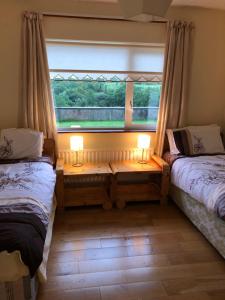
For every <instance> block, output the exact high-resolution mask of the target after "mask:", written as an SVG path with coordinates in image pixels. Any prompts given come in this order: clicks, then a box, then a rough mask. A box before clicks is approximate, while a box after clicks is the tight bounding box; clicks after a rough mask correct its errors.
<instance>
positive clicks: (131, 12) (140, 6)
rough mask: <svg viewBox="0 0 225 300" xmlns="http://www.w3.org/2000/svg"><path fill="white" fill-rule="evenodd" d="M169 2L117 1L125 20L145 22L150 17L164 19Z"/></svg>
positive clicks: (151, 0)
mask: <svg viewBox="0 0 225 300" xmlns="http://www.w3.org/2000/svg"><path fill="white" fill-rule="evenodd" d="M171 2H172V0H132V1H130V0H119V4H120V6H121V9H122V12H123V14H124V16H125V17H126V18H128V19H134V20H137V21H146V22H147V21H150V20H151V19H152V16H158V17H164V16H165V14H166V12H167V10H168V8H169V6H170V4H171Z"/></svg>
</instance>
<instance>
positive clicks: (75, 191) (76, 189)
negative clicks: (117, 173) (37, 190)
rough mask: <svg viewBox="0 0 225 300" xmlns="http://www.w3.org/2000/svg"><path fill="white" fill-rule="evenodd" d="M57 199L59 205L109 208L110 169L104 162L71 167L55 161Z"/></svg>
mask: <svg viewBox="0 0 225 300" xmlns="http://www.w3.org/2000/svg"><path fill="white" fill-rule="evenodd" d="M56 172H57V188H56V193H57V199H58V203H59V207H61V208H64V207H69V206H82V205H97V204H102V205H103V208H104V209H111V208H112V202H111V200H110V197H109V191H110V178H111V174H112V171H111V169H110V166H109V165H108V164H106V163H98V164H97V163H96V164H90V163H87V164H84V165H82V166H81V167H73V166H72V165H70V164H64V163H63V161H62V160H59V161H58V162H57V168H56Z"/></svg>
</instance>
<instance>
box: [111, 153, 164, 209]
mask: <svg viewBox="0 0 225 300" xmlns="http://www.w3.org/2000/svg"><path fill="white" fill-rule="evenodd" d="M110 166H111V169H112V172H113V177H112V184H111V198H112V199H113V202H115V203H116V206H117V207H118V208H123V207H125V205H126V202H128V201H149V200H160V203H161V204H166V203H167V194H168V188H169V174H170V168H169V165H168V164H167V163H166V162H165V161H164V160H163V159H161V158H160V157H158V156H156V155H153V156H152V158H151V160H150V161H148V162H147V163H146V164H140V163H138V162H135V161H122V162H111V163H110ZM128 177H129V178H128ZM131 179H132V180H131Z"/></svg>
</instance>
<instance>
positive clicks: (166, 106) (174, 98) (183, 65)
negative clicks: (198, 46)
mask: <svg viewBox="0 0 225 300" xmlns="http://www.w3.org/2000/svg"><path fill="white" fill-rule="evenodd" d="M192 31H193V24H192V23H187V22H180V21H171V22H169V23H168V30H167V42H166V49H165V62H164V71H163V85H162V93H161V100H160V111H159V118H158V127H157V144H156V153H157V154H158V155H159V156H161V155H162V153H163V146H164V139H165V132H166V128H178V127H182V126H183V125H184V122H185V112H186V109H185V108H186V103H187V87H188V75H189V67H190V63H191V40H192V38H191V36H192Z"/></svg>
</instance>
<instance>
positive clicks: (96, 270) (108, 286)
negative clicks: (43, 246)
mask: <svg viewBox="0 0 225 300" xmlns="http://www.w3.org/2000/svg"><path fill="white" fill-rule="evenodd" d="M38 299H39V300H46V299H47V300H64V299H65V300H72V299H73V300H128V299H129V300H209V299H211V300H212V299H213V300H224V299H225V261H224V260H223V259H222V257H221V256H220V255H219V254H218V253H217V252H216V251H215V250H214V248H213V247H212V246H210V244H209V243H208V242H207V241H206V240H205V239H204V238H203V236H202V235H201V234H200V233H199V232H198V230H197V229H195V227H194V226H193V225H192V224H191V223H190V222H189V221H188V219H187V218H186V217H185V216H184V215H183V214H182V213H181V212H180V211H179V210H178V209H177V208H176V207H175V206H174V205H172V204H170V205H169V206H168V207H163V208H162V207H160V206H159V205H158V204H136V205H128V206H127V207H126V208H125V209H124V210H122V211H119V210H116V209H113V210H111V211H104V210H102V209H101V208H83V209H73V210H67V211H65V212H63V213H58V214H57V216H56V221H55V227H54V235H53V242H52V247H51V252H50V258H49V263H48V282H47V283H46V284H45V285H44V286H42V287H41V288H40V292H39V297H38Z"/></svg>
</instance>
